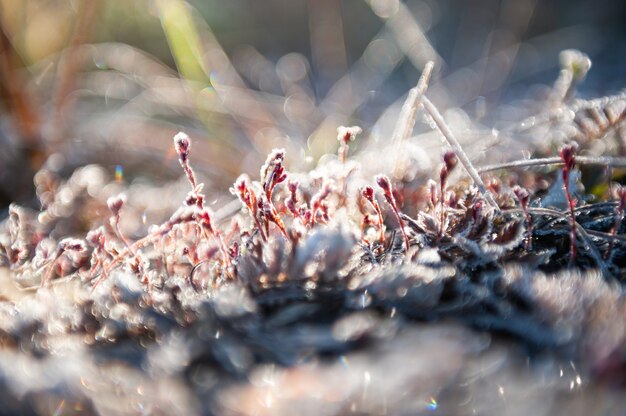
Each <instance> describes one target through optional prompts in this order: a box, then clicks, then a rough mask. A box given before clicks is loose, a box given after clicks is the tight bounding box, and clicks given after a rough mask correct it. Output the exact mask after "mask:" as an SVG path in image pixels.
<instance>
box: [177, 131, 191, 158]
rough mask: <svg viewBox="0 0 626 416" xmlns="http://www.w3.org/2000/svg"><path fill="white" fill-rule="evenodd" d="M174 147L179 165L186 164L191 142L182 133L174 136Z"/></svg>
mask: <svg viewBox="0 0 626 416" xmlns="http://www.w3.org/2000/svg"><path fill="white" fill-rule="evenodd" d="M174 147H175V148H176V153H177V154H178V158H179V159H180V161H181V163H183V162H186V161H187V159H188V158H189V149H190V148H191V140H190V139H189V136H187V134H185V133H183V132H182V131H181V132H179V133H178V134H177V135H176V136H174Z"/></svg>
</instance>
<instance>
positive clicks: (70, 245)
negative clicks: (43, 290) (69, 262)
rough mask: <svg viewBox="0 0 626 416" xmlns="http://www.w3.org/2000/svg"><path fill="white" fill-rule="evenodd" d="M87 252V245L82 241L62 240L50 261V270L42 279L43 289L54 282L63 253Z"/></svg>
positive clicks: (73, 239)
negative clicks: (53, 278) (55, 270)
mask: <svg viewBox="0 0 626 416" xmlns="http://www.w3.org/2000/svg"><path fill="white" fill-rule="evenodd" d="M85 250H86V248H85V243H84V242H83V241H82V240H77V239H75V238H66V239H63V240H61V241H60V242H59V244H58V245H57V249H56V251H55V253H54V257H52V260H50V264H49V266H48V270H46V273H45V275H44V277H43V278H42V279H41V287H44V286H47V285H48V283H49V282H50V281H51V280H52V276H53V273H54V267H55V266H56V264H57V260H59V258H60V257H61V256H62V255H63V253H65V252H66V251H75V252H84V251H85Z"/></svg>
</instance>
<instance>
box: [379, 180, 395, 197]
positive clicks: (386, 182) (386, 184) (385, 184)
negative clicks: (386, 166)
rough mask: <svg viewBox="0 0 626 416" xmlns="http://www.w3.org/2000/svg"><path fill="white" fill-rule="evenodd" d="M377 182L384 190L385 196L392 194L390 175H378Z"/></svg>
mask: <svg viewBox="0 0 626 416" xmlns="http://www.w3.org/2000/svg"><path fill="white" fill-rule="evenodd" d="M376 183H377V184H378V186H380V188H381V189H382V190H383V192H384V193H385V196H387V195H391V182H390V181H389V178H388V177H386V176H385V175H378V176H376ZM392 197H393V196H392Z"/></svg>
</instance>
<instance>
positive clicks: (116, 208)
mask: <svg viewBox="0 0 626 416" xmlns="http://www.w3.org/2000/svg"><path fill="white" fill-rule="evenodd" d="M125 203H126V195H124V194H119V195H116V196H112V197H110V198H109V199H107V205H108V206H109V209H110V210H111V212H112V213H113V215H114V216H116V217H117V216H118V215H119V214H120V211H121V210H122V207H123V206H124V204H125Z"/></svg>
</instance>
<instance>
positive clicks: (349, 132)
mask: <svg viewBox="0 0 626 416" xmlns="http://www.w3.org/2000/svg"><path fill="white" fill-rule="evenodd" d="M361 131H362V130H361V128H360V127H358V126H352V127H345V126H340V127H338V128H337V140H339V161H340V162H342V163H345V161H346V158H347V156H348V147H349V146H348V143H350V142H351V141H353V140H354V139H356V136H357V135H358V134H360V133H361Z"/></svg>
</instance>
